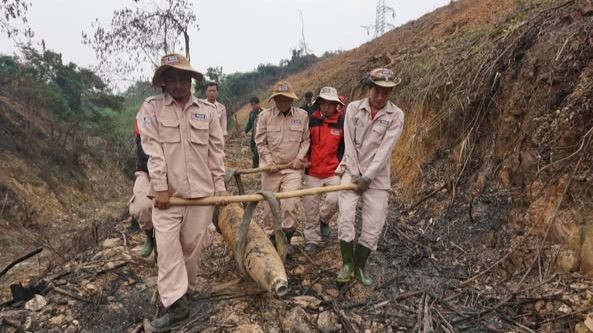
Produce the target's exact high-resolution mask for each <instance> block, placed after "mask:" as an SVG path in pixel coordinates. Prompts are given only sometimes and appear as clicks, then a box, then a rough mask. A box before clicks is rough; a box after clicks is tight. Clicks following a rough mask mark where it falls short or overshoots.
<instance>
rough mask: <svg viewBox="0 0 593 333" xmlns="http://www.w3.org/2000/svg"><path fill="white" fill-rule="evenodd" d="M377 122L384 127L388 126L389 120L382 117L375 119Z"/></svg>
mask: <svg viewBox="0 0 593 333" xmlns="http://www.w3.org/2000/svg"><path fill="white" fill-rule="evenodd" d="M377 123H378V124H379V125H381V126H385V127H389V125H390V124H391V122H390V121H389V120H384V119H380V120H377Z"/></svg>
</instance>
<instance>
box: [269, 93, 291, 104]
mask: <svg viewBox="0 0 593 333" xmlns="http://www.w3.org/2000/svg"><path fill="white" fill-rule="evenodd" d="M276 96H284V97H288V98H292V99H293V100H294V99H299V98H298V97H297V95H296V94H295V93H293V92H275V93H273V94H272V96H270V98H268V102H270V101H271V100H273V99H274V97H276Z"/></svg>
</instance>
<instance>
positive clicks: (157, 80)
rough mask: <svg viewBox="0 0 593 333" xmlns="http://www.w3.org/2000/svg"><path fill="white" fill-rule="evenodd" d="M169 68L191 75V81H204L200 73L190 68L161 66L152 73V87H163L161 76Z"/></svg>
mask: <svg viewBox="0 0 593 333" xmlns="http://www.w3.org/2000/svg"><path fill="white" fill-rule="evenodd" d="M169 68H174V69H178V70H180V71H184V72H189V73H191V77H192V78H193V79H195V80H196V81H202V80H203V79H204V75H203V74H202V73H200V72H198V71H197V70H195V69H193V68H191V67H187V66H180V65H162V66H160V67H159V68H157V70H156V71H155V72H154V75H153V76H152V85H153V86H155V87H161V86H163V85H165V83H164V81H163V78H162V76H163V73H164V72H165V71H166V70H167V69H169Z"/></svg>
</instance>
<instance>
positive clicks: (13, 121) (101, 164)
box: [0, 91, 131, 295]
mask: <svg viewBox="0 0 593 333" xmlns="http://www.w3.org/2000/svg"><path fill="white" fill-rule="evenodd" d="M47 124H48V122H47V121H44V113H43V110H30V109H28V108H27V107H25V106H24V105H23V104H22V102H21V101H18V100H15V99H14V98H12V97H10V95H9V94H8V93H7V92H6V91H1V92H0V155H1V156H2V159H0V221H1V223H2V233H1V234H0V267H2V268H4V267H5V266H6V265H7V264H8V263H9V262H10V261H11V260H13V259H16V258H17V257H19V256H21V255H23V254H25V253H27V252H28V251H30V250H32V249H34V248H37V247H43V248H44V252H43V253H42V254H41V255H40V256H39V260H29V261H27V262H25V263H23V264H21V265H19V266H17V267H15V268H13V269H12V270H11V271H9V273H8V275H6V276H3V277H2V280H1V281H0V289H1V292H0V294H1V295H5V294H6V292H7V286H8V284H11V283H14V282H15V278H16V277H18V278H24V277H25V276H27V275H28V274H37V273H39V272H40V271H43V270H44V269H45V268H51V266H53V265H59V264H61V263H63V260H64V259H68V258H71V257H72V255H73V254H76V253H77V252H78V251H80V250H82V249H85V248H87V247H88V246H89V245H93V242H98V239H94V238H96V237H97V236H98V235H97V233H96V232H97V231H98V230H99V229H101V227H100V225H101V224H102V222H104V221H105V220H109V219H112V220H113V219H115V218H116V217H118V216H120V215H122V214H124V208H125V198H126V196H127V195H128V194H127V192H128V191H129V186H131V182H130V180H129V179H127V178H126V177H125V176H124V174H123V173H122V172H121V171H120V168H119V166H118V165H117V164H118V163H117V161H113V160H110V157H109V156H110V154H109V152H108V150H107V149H106V148H107V147H105V146H104V145H102V144H101V142H100V141H99V142H97V143H95V144H93V146H88V147H86V148H84V149H83V150H82V151H81V152H78V153H75V152H73V150H72V149H71V147H69V146H63V145H62V144H61V143H58V142H54V141H53V140H52V138H51V135H50V129H49V127H48V125H47ZM92 230H95V231H94V232H93V231H92ZM89 241H90V242H89ZM60 257H62V258H60ZM41 262H44V263H48V264H47V265H45V264H44V265H39V263H41ZM31 268H34V269H33V270H32V269H31Z"/></svg>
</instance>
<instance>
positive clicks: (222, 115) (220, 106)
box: [214, 101, 228, 136]
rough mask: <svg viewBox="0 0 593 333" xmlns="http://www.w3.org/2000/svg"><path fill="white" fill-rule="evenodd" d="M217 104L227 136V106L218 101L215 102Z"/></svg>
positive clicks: (222, 126)
mask: <svg viewBox="0 0 593 333" xmlns="http://www.w3.org/2000/svg"><path fill="white" fill-rule="evenodd" d="M214 104H215V105H216V110H217V111H218V117H220V118H219V119H220V128H222V134H223V135H224V136H227V135H228V133H227V128H226V107H224V105H222V103H218V101H216V102H214Z"/></svg>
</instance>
